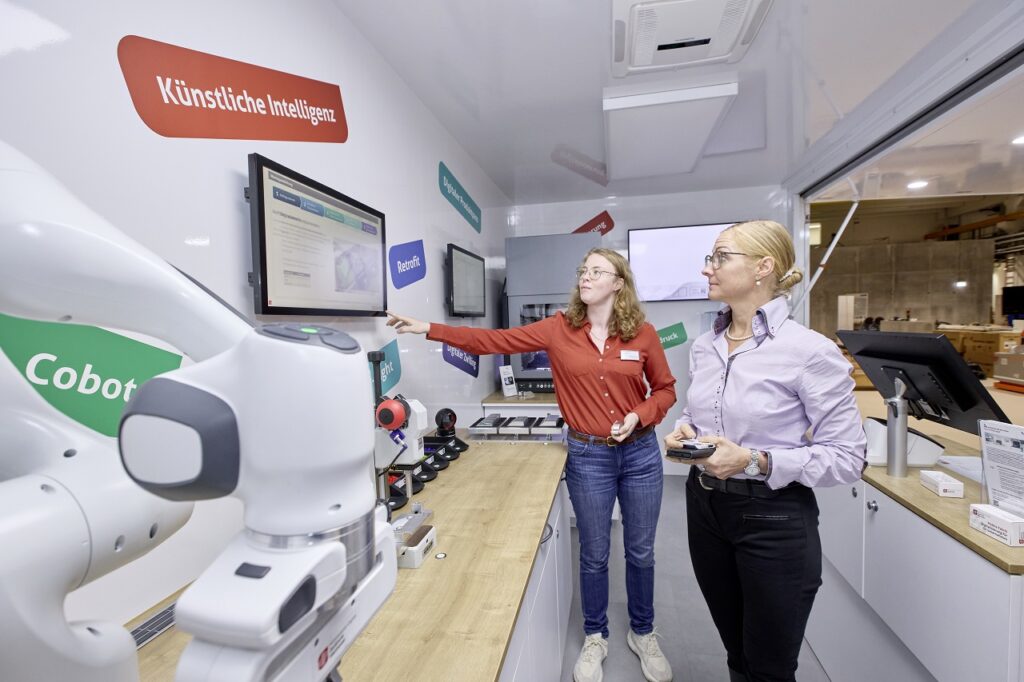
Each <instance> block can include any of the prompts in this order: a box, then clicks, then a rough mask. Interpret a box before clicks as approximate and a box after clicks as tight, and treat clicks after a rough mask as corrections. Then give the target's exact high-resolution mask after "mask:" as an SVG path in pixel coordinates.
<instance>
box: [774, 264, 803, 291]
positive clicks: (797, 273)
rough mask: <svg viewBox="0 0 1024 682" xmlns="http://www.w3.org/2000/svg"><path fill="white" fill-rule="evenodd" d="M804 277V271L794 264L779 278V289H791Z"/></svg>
mask: <svg viewBox="0 0 1024 682" xmlns="http://www.w3.org/2000/svg"><path fill="white" fill-rule="evenodd" d="M803 279H804V271H803V270H801V269H800V268H798V267H796V266H795V265H794V266H793V267H792V268H790V269H789V272H787V273H786V274H784V275H783V276H782V277H780V278H779V289H783V290H785V289H792V288H793V287H795V286H796V285H797V284H799V283H800V282H802V281H803Z"/></svg>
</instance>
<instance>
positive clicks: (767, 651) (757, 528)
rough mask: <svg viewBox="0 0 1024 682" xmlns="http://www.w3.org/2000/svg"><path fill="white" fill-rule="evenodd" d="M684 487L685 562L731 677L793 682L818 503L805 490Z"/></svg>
mask: <svg viewBox="0 0 1024 682" xmlns="http://www.w3.org/2000/svg"><path fill="white" fill-rule="evenodd" d="M697 474H698V472H697V467H693V468H692V469H691V470H690V479H689V480H688V481H687V484H686V514H687V525H688V535H689V544H690V557H691V558H692V560H693V569H694V572H695V573H696V575H697V583H698V584H699V585H700V590H701V592H702V593H703V594H704V600H705V601H706V602H707V604H708V608H709V609H710V610H711V617H712V618H713V619H714V621H715V626H716V627H717V628H718V633H719V635H720V636H721V638H722V643H723V644H724V645H725V649H726V651H727V652H728V655H729V668H731V673H732V675H733V677H734V678H738V679H747V680H750V681H751V682H762V681H765V682H767V681H769V680H770V681H772V682H775V681H776V680H795V679H796V677H795V675H796V666H797V656H798V655H799V653H800V644H801V642H802V641H803V636H804V629H805V628H806V627H807V617H808V615H810V613H811V606H812V605H813V604H814V596H815V594H817V592H818V587H820V586H821V541H820V539H819V537H818V503H817V501H816V500H815V499H814V492H813V491H812V490H811V489H810V488H807V487H804V486H793V487H790V488H785V489H783V490H781V491H779V494H778V495H777V496H775V497H772V498H769V499H761V498H756V497H749V496H747V495H741V494H735V493H732V492H721V491H718V490H712V491H709V490H705V489H704V488H703V487H702V486H701V485H700V483H699V482H698V480H697Z"/></svg>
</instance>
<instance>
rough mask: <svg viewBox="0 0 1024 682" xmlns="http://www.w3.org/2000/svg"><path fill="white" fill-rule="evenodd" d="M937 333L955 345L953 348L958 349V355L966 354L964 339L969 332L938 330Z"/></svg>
mask: <svg viewBox="0 0 1024 682" xmlns="http://www.w3.org/2000/svg"><path fill="white" fill-rule="evenodd" d="M935 331H936V333H938V334H942V335H944V336H945V337H946V338H947V339H949V342H950V343H951V344H953V348H956V352H957V353H960V355H963V354H964V339H965V338H966V337H967V334H968V333H969V332H966V331H961V330H956V329H937V330H935Z"/></svg>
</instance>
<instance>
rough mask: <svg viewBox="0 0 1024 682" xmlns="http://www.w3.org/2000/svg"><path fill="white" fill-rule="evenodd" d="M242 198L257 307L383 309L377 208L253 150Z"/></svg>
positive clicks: (282, 311) (281, 310)
mask: <svg viewBox="0 0 1024 682" xmlns="http://www.w3.org/2000/svg"><path fill="white" fill-rule="evenodd" d="M249 205H250V222H251V226H252V259H253V281H252V285H253V298H254V302H255V308H256V313H257V314H262V315H302V316H309V315H327V316H340V315H383V314H384V311H385V309H386V308H387V290H388V289H387V270H386V267H385V258H386V251H385V248H384V214H383V213H381V212H380V211H378V210H376V209H373V208H371V207H369V206H367V205H366V204H364V203H361V202H359V201H356V200H355V199H352V198H351V197H348V196H346V195H344V194H342V193H341V192H339V191H337V190H335V189H332V188H330V187H328V186H327V185H324V184H322V183H319V182H317V181H316V180H312V179H310V178H307V177H306V176H304V175H301V174H299V173H296V172H295V171H293V170H291V169H289V168H286V167H284V166H282V165H281V164H279V163H276V162H274V161H271V160H270V159H268V158H266V157H264V156H261V155H259V154H250V155H249Z"/></svg>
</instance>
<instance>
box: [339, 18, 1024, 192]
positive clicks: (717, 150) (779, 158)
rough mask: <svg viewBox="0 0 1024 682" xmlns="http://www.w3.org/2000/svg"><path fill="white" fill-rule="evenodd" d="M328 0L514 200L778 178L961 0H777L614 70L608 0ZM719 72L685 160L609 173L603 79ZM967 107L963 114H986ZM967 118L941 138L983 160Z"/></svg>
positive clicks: (955, 150) (643, 81) (962, 154)
mask: <svg viewBox="0 0 1024 682" xmlns="http://www.w3.org/2000/svg"><path fill="white" fill-rule="evenodd" d="M335 2H336V3H337V5H338V6H339V7H340V8H341V10H342V11H343V12H344V13H345V15H346V16H347V17H349V19H350V20H351V21H352V22H353V23H354V24H355V25H356V26H357V27H358V28H359V29H360V31H361V32H362V33H363V34H364V35H365V36H366V37H367V39H368V40H369V42H370V43H371V44H372V45H373V46H374V47H375V48H376V49H377V50H379V51H380V53H381V54H382V55H383V57H384V58H385V59H386V60H387V61H388V62H389V63H390V64H391V65H392V66H393V67H394V69H395V70H396V71H397V73H398V74H399V75H400V76H401V77H402V78H403V79H404V80H405V82H406V83H408V85H409V86H410V88H412V90H413V91H414V92H415V93H416V94H417V95H418V96H419V97H420V99H421V100H422V101H423V103H424V104H425V105H426V106H427V107H428V108H429V109H430V110H431V111H432V112H433V113H434V115H435V116H436V117H437V118H438V119H439V120H440V121H441V123H442V124H443V125H444V126H445V127H446V128H447V129H448V130H449V132H450V133H451V134H452V135H453V136H454V137H455V138H456V139H457V140H458V141H459V142H460V143H461V144H462V145H463V146H464V147H465V148H466V149H467V150H468V152H469V153H470V154H471V155H472V156H473V158H474V159H476V161H477V162H478V163H479V164H480V165H481V167H482V168H483V169H484V171H485V172H486V173H487V174H488V175H489V176H490V177H491V178H492V179H493V180H494V182H495V183H496V184H497V185H498V186H499V187H500V188H501V189H502V190H503V191H504V192H505V194H506V195H507V196H508V197H509V199H510V200H512V201H513V202H515V203H517V204H530V203H543V202H554V201H570V200H576V199H591V198H599V197H607V196H615V195H638V194H658V193H666V192H682V191H695V190H703V189H722V188H730V187H742V186H756V185H764V184H779V183H781V182H782V181H783V180H784V179H785V178H786V177H787V176H788V175H790V174H791V173H792V171H793V170H794V168H795V167H796V165H797V164H798V163H799V161H800V158H801V156H802V155H803V154H804V152H805V151H806V149H807V147H808V145H809V144H811V143H813V142H814V141H815V140H817V139H818V138H820V137H821V136H822V135H823V134H824V133H825V132H827V131H828V130H829V129H830V128H831V127H832V125H833V124H834V123H835V122H836V121H837V120H838V119H839V118H840V117H842V116H845V115H847V114H849V113H850V112H851V111H853V110H854V109H855V108H856V106H857V105H858V104H860V103H861V102H862V101H863V100H864V98H865V97H866V96H867V95H868V94H870V93H871V92H873V91H874V90H875V89H876V88H877V87H878V86H879V85H881V84H882V83H884V82H885V81H886V80H887V79H888V78H889V77H890V76H892V75H893V73H895V72H896V71H897V70H898V69H899V68H900V66H902V65H903V64H905V63H906V62H907V60H908V59H909V58H910V57H912V56H913V55H914V54H916V53H917V52H918V51H919V50H920V49H922V48H923V47H924V46H925V45H927V44H928V43H929V42H930V41H932V40H933V39H934V38H935V37H936V36H938V35H939V34H940V33H941V32H942V31H943V30H944V29H946V28H947V27H949V26H950V25H951V24H952V23H953V22H954V21H956V19H957V18H958V17H960V16H961V14H963V13H964V12H965V11H966V10H967V9H968V8H970V6H971V5H972V4H974V3H973V1H972V0H943V1H942V2H935V0H901V1H900V2H896V3H894V2H891V0H831V1H829V2H821V1H818V2H814V1H813V0H775V2H774V4H773V6H772V8H771V10H770V11H769V12H768V15H767V18H766V20H765V24H764V26H763V28H762V29H761V31H760V33H759V34H758V36H757V38H756V39H755V40H754V42H753V44H752V45H751V46H750V49H749V51H747V53H746V54H745V55H744V57H743V58H742V60H740V61H739V62H737V63H735V64H719V65H713V66H704V67H690V68H682V69H678V70H675V71H671V72H662V73H660V74H658V73H654V74H642V75H632V76H628V77H626V78H614V77H612V74H611V42H612V41H611V24H612V19H611V16H612V0H517V1H516V2H480V1H479V0H436V1H435V2H433V3H412V2H407V1H400V0H375V1H374V2H366V1H365V0H335ZM723 73H733V74H735V75H736V77H737V79H738V82H739V94H738V95H737V97H736V98H735V100H734V101H733V103H732V105H731V106H730V107H729V108H728V110H727V111H726V113H725V115H724V116H723V117H722V118H721V120H720V121H719V122H718V124H717V127H715V129H714V130H713V132H712V133H711V135H710V138H709V139H708V140H707V144H706V146H705V147H704V149H703V154H702V155H701V156H700V158H699V159H698V161H697V163H696V166H695V167H694V168H693V170H692V171H691V172H687V173H673V174H669V175H660V176H655V177H645V178H630V179H622V180H611V181H609V180H607V174H603V173H602V170H603V168H604V166H603V164H605V162H606V161H607V158H608V156H607V153H606V148H605V144H606V142H605V140H606V131H605V116H604V114H603V112H602V91H603V89H604V88H615V87H620V86H624V85H629V86H637V87H648V88H657V87H659V86H660V84H661V83H671V84H672V86H673V87H679V86H680V85H685V84H686V83H687V81H690V80H693V81H695V82H696V81H706V79H707V78H709V77H714V76H716V75H718V74H723ZM1018 97H1019V95H1018ZM1018 101H1019V100H1018ZM1015 110H1016V111H1020V110H1021V108H1020V107H1019V106H1017V107H1015ZM979 116H980V117H981V119H982V120H981V121H978V120H975V121H974V122H973V123H971V125H972V126H981V127H982V128H983V129H988V128H991V126H989V125H988V123H987V119H986V118H985V114H984V113H981V114H979ZM966 125H967V124H966V123H965V126H966ZM1007 125H1010V123H1009V122H1008V123H1007ZM680 134H681V135H685V134H686V131H685V130H682V131H680ZM965 134H966V133H965V132H964V131H950V133H949V134H948V135H946V136H944V137H942V142H941V146H942V147H943V148H944V149H945V150H946V151H948V152H950V153H952V154H954V155H956V158H957V159H958V160H959V159H964V160H965V161H963V162H964V163H966V162H970V159H975V160H980V161H981V162H984V161H985V159H986V157H985V154H986V151H985V149H984V148H985V145H980V148H979V145H977V144H975V145H974V146H971V147H970V149H968V148H967V147H963V148H960V147H959V145H965V144H968V145H969V144H970V143H971V142H973V141H976V140H977V135H976V134H972V136H970V137H968V138H964V137H963V136H964V135H965ZM935 144H936V143H935V142H934V141H922V145H923V147H931V146H935ZM968 156H969V157H970V159H969V158H968ZM1004 156H1005V153H1004ZM568 159H572V160H574V161H575V163H567V160H568ZM958 163H961V161H958ZM572 167H575V170H573V169H572ZM984 191H997V192H1005V191H1009V190H1006V189H1004V188H1000V189H998V190H995V189H993V190H984ZM835 198H841V197H835Z"/></svg>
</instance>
